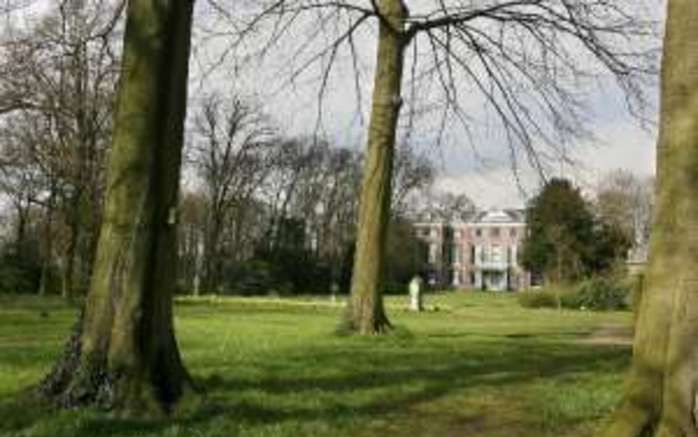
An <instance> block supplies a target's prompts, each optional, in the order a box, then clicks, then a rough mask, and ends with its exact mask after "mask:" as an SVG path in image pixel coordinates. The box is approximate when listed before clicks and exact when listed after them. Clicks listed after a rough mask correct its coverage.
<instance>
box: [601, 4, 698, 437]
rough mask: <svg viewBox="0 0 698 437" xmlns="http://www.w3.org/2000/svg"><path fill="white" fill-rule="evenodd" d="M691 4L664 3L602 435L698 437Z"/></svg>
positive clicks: (697, 51)
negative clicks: (624, 347) (647, 198)
mask: <svg viewBox="0 0 698 437" xmlns="http://www.w3.org/2000/svg"><path fill="white" fill-rule="evenodd" d="M696 23H698V3H696V2H695V1H693V0H670V1H669V6H668V15H667V24H666V35H665V40H664V58H663V61H662V86H661V113H660V117H661V118H660V131H659V141H658V145H657V161H658V168H657V202H658V204H657V211H656V216H655V221H654V226H653V229H652V236H651V241H650V261H649V267H648V271H647V274H646V282H645V284H644V286H645V291H644V294H643V297H642V302H641V305H640V310H639V311H640V312H639V315H638V320H637V332H636V336H635V348H634V356H633V367H632V370H631V373H630V375H629V379H628V381H627V386H626V390H625V399H624V403H623V405H622V406H621V408H620V409H619V411H618V412H617V413H616V415H615V417H614V418H613V420H612V422H611V424H610V426H609V427H608V428H607V429H606V430H604V432H603V433H602V435H604V436H607V437H646V436H647V437H691V436H692V437H696V436H698V424H697V422H698V403H697V401H698V348H696V339H697V338H698V270H697V269H696V266H697V265H698V195H696V192H697V191H698V26H696Z"/></svg>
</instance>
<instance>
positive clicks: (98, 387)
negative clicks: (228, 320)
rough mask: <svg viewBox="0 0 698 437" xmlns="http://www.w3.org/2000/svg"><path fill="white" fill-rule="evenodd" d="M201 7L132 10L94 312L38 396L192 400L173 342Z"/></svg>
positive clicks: (143, 406) (164, 406) (124, 402)
mask: <svg viewBox="0 0 698 437" xmlns="http://www.w3.org/2000/svg"><path fill="white" fill-rule="evenodd" d="M192 9H193V1H191V0H131V1H130V2H129V3H128V9H127V22H126V33H125V36H124V55H123V60H122V72H121V79H120V84H119V92H118V101H117V108H116V114H115V123H114V125H115V128H114V139H113V146H112V151H111V155H110V157H109V165H108V176H107V193H106V198H105V205H104V217H103V223H102V227H101V232H100V236H99V243H98V247H97V255H96V259H95V264H94V268H93V273H92V278H91V284H90V290H89V294H88V298H87V303H86V306H85V310H84V315H83V317H82V319H83V321H82V322H81V323H80V324H79V326H78V328H77V329H76V332H75V334H74V336H73V337H72V338H71V341H70V342H69V344H68V345H67V347H66V356H65V357H64V359H63V360H61V361H59V363H57V365H56V368H55V369H54V371H53V373H52V374H50V375H49V376H48V377H47V379H46V380H45V381H44V382H43V383H42V386H41V392H42V393H43V394H45V395H47V396H49V397H50V398H53V399H55V400H57V401H58V402H59V403H61V404H63V405H68V406H75V405H83V404H91V403H99V404H102V405H104V406H106V407H108V408H112V409H115V410H118V411H123V412H125V413H127V414H129V413H133V414H137V415H152V414H163V413H165V414H167V413H170V412H171V411H172V408H173V407H174V405H175V404H176V402H177V401H178V400H179V399H180V398H181V397H182V396H183V395H184V394H185V392H187V391H188V390H189V388H190V379H189V376H188V374H187V371H186V369H185V368H184V366H183V364H182V361H181V358H180V354H179V350H178V347H177V343H176V340H175V336H174V330H173V315H172V291H173V290H174V280H175V277H176V275H175V272H174V271H173V270H174V269H175V266H176V229H175V228H176V226H175V220H176V206H177V200H178V199H177V198H178V186H179V174H180V165H181V149H182V141H183V124H184V118H185V113H186V98H187V77H188V63H189V51H190V50H189V49H190V32H191V19H192Z"/></svg>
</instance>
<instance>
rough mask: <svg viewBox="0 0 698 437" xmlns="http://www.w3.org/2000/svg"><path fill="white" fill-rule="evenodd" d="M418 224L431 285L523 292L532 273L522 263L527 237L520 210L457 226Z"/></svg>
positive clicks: (496, 212) (472, 216)
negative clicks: (522, 250)
mask: <svg viewBox="0 0 698 437" xmlns="http://www.w3.org/2000/svg"><path fill="white" fill-rule="evenodd" d="M422 219H423V220H420V221H417V222H416V223H415V224H414V227H415V232H416V235H417V237H418V238H419V239H420V240H421V241H422V242H423V243H424V249H425V250H424V254H423V256H422V261H423V263H424V264H423V269H422V270H423V272H424V274H425V276H426V277H427V278H426V279H427V281H428V282H429V283H431V284H433V285H438V286H450V287H455V288H470V289H473V288H474V289H483V290H493V291H505V290H521V289H524V288H527V287H528V286H529V285H530V274H529V273H528V272H527V271H525V270H524V269H523V268H522V267H521V266H520V265H519V262H518V257H519V252H520V250H521V246H522V244H523V240H524V237H525V236H526V222H525V219H524V214H523V211H521V210H494V211H485V212H476V213H473V214H470V215H468V216H466V217H463V219H462V220H458V221H448V222H447V221H438V220H430V219H431V217H429V216H426V217H422Z"/></svg>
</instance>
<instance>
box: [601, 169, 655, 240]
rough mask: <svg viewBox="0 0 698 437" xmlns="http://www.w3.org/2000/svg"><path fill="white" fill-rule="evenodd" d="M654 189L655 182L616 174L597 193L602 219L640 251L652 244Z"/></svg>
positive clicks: (621, 173)
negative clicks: (650, 240) (650, 237)
mask: <svg viewBox="0 0 698 437" xmlns="http://www.w3.org/2000/svg"><path fill="white" fill-rule="evenodd" d="M652 185H653V181H652V178H649V177H648V178H641V177H639V176H636V175H635V174H633V173H631V172H628V171H625V170H616V171H613V172H611V173H609V174H608V175H606V177H605V178H604V179H603V180H602V181H601V183H600V184H599V188H598V190H597V193H596V201H595V206H596V213H597V215H598V216H599V218H600V219H601V220H602V221H603V222H605V223H608V224H611V225H613V226H615V227H616V228H617V229H619V230H621V231H622V232H623V235H624V237H625V238H626V239H627V240H628V241H630V242H633V246H634V247H635V248H639V249H640V250H641V249H642V248H645V247H646V246H647V244H648V243H649V235H650V226H651V223H652V210H653V204H654V193H653V187H652Z"/></svg>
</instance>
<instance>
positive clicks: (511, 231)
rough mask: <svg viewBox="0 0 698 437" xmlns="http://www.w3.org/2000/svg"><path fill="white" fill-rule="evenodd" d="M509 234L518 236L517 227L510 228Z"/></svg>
mask: <svg viewBox="0 0 698 437" xmlns="http://www.w3.org/2000/svg"><path fill="white" fill-rule="evenodd" d="M509 235H510V236H511V237H516V229H514V228H511V229H509Z"/></svg>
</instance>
